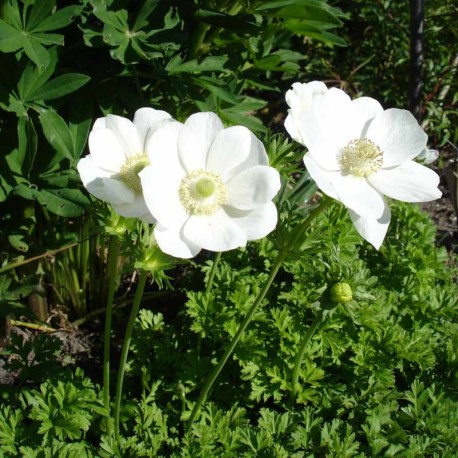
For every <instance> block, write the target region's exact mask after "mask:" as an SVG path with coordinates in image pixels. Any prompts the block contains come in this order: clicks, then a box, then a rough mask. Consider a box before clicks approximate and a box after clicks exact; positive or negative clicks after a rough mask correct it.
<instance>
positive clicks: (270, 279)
mask: <svg viewBox="0 0 458 458" xmlns="http://www.w3.org/2000/svg"><path fill="white" fill-rule="evenodd" d="M330 202H331V199H326V200H324V202H321V205H319V206H318V207H316V208H315V209H313V210H312V211H311V212H310V213H309V214H308V216H307V217H306V218H305V220H304V221H303V222H302V224H299V225H298V226H297V227H295V228H294V230H293V231H292V234H291V238H290V240H289V243H288V245H287V246H286V247H284V249H283V250H281V251H280V252H279V253H278V255H277V258H276V259H275V262H274V265H273V267H272V270H271V271H270V274H269V277H268V278H267V281H266V283H265V284H264V287H263V288H262V290H261V291H260V292H259V294H258V296H257V297H256V299H255V301H254V303H253V305H252V306H251V308H250V310H249V311H248V313H247V315H246V316H245V319H244V320H243V322H242V324H241V325H240V327H239V329H238V330H237V332H236V334H235V336H234V337H233V338H232V341H231V343H230V344H229V347H228V348H227V349H226V351H225V352H224V355H223V356H222V358H221V360H220V361H219V363H218V365H217V366H216V367H215V368H214V369H213V371H212V373H211V374H210V376H209V377H208V379H207V381H206V382H205V385H204V387H203V389H202V392H201V393H200V395H199V398H198V399H197V402H196V404H195V405H194V408H193V409H192V412H191V415H190V416H189V420H188V424H187V430H188V431H189V430H190V429H191V426H192V424H193V422H194V419H195V418H196V415H197V414H198V413H199V411H200V408H201V407H202V404H203V403H204V402H205V401H206V399H207V395H208V393H209V391H210V390H211V388H212V386H213V384H214V383H215V380H216V379H217V377H218V375H219V374H220V372H221V370H222V369H223V367H224V366H225V364H226V362H227V360H228V359H229V356H231V354H232V352H233V350H234V348H235V347H236V345H237V344H238V342H239V340H240V338H241V337H242V334H243V332H244V331H245V329H246V327H247V326H248V324H249V323H250V321H251V319H252V318H253V316H254V313H255V312H256V309H257V308H258V306H259V304H260V303H261V302H262V300H263V299H264V297H265V295H266V294H267V292H268V291H269V288H270V287H271V285H272V283H273V281H274V279H275V277H276V275H277V273H278V271H279V269H280V267H281V265H282V263H283V261H284V260H285V258H286V257H287V256H288V254H289V250H290V249H291V248H292V247H294V244H295V243H296V242H297V241H298V239H299V238H300V237H301V235H302V233H303V231H304V230H306V229H307V227H308V226H309V224H310V222H311V221H312V220H313V219H314V218H316V217H317V216H318V215H319V214H320V213H321V212H322V211H323V210H325V209H326V208H327V207H328V206H329V205H330Z"/></svg>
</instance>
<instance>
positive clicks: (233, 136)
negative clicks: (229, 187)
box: [206, 126, 268, 182]
mask: <svg viewBox="0 0 458 458" xmlns="http://www.w3.org/2000/svg"><path fill="white" fill-rule="evenodd" d="M252 150H254V151H253V153H252ZM258 150H259V151H258ZM250 156H254V157H253V158H252V159H255V160H258V161H259V162H257V163H256V164H253V165H258V164H259V163H261V164H267V163H268V159H267V154H266V152H265V149H264V145H263V144H262V143H261V142H260V141H259V140H258V139H257V138H256V137H255V136H254V135H253V134H252V133H251V132H250V131H249V130H248V129H247V128H246V127H242V126H234V127H229V128H228V129H224V130H222V131H220V132H219V133H218V134H217V135H216V137H215V139H214V140H213V143H212V144H211V146H210V150H209V152H208V157H207V164H206V169H207V170H212V171H214V172H217V173H218V174H219V175H221V178H222V180H223V182H226V181H227V180H229V179H230V178H232V177H233V176H234V175H236V174H237V173H238V172H240V171H241V170H243V169H245V168H247V167H248V166H249V165H248V164H247V163H246V162H247V160H248V158H249V157H250ZM250 165H251V164H250Z"/></svg>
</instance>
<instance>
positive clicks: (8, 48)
mask: <svg viewBox="0 0 458 458" xmlns="http://www.w3.org/2000/svg"><path fill="white" fill-rule="evenodd" d="M23 43H24V41H23V35H22V33H21V31H20V30H17V29H15V28H14V27H11V26H10V25H9V24H7V23H6V22H5V21H2V20H1V19H0V51H2V52H14V51H17V50H18V49H21V48H22V46H23Z"/></svg>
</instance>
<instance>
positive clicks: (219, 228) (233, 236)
mask: <svg viewBox="0 0 458 458" xmlns="http://www.w3.org/2000/svg"><path fill="white" fill-rule="evenodd" d="M183 235H184V237H185V238H186V239H187V240H190V241H191V242H193V243H194V244H195V245H197V246H200V247H202V248H205V249H206V250H211V251H227V250H232V249H234V248H239V247H244V246H245V245H246V242H247V237H246V234H245V232H244V231H243V230H242V229H241V228H240V227H239V226H238V225H237V224H236V223H235V222H234V221H233V220H232V218H230V217H229V216H228V215H227V214H226V212H225V211H224V210H219V211H217V212H216V213H214V214H213V215H210V216H196V215H194V216H191V217H190V218H189V219H188V220H187V221H186V223H185V225H184V227H183Z"/></svg>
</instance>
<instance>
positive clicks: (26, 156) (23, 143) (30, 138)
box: [9, 117, 38, 177]
mask: <svg viewBox="0 0 458 458" xmlns="http://www.w3.org/2000/svg"><path fill="white" fill-rule="evenodd" d="M17 133H18V148H17V150H15V151H14V152H13V153H14V154H13V153H11V154H10V155H9V156H10V157H9V159H10V160H11V161H14V162H15V164H16V165H17V169H19V170H20V171H21V173H22V175H24V176H26V177H28V176H29V174H30V171H31V169H32V167H33V162H34V160H35V156H36V153H37V146H38V138H37V133H36V131H35V126H34V125H33V121H32V118H31V117H29V118H19V119H18V126H17Z"/></svg>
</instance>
